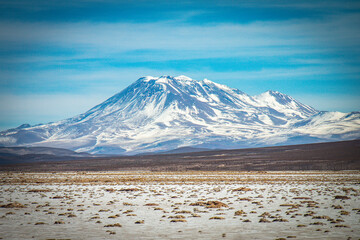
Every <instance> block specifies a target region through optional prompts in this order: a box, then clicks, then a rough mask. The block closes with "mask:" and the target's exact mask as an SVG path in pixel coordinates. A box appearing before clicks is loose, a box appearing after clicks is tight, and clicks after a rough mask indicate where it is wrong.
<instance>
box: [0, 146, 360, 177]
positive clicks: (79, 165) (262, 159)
mask: <svg viewBox="0 0 360 240" xmlns="http://www.w3.org/2000/svg"><path fill="white" fill-rule="evenodd" d="M69 159H71V160H72V161H58V159H57V158H54V159H53V160H51V159H49V160H48V161H47V162H33V163H20V164H11V165H0V171H36V172H39V171H40V172H41V171H45V172H46V171H124V170H132V171H194V170H201V171H281V170H360V140H353V141H342V142H329V143H314V144H304V145H291V146H279V147H265V148H251V149H236V150H216V151H204V152H192V153H177V154H158V155H138V156H121V157H102V158H86V157H85V159H80V160H76V159H74V158H73V157H69V158H68V160H69ZM55 160H56V161H55Z"/></svg>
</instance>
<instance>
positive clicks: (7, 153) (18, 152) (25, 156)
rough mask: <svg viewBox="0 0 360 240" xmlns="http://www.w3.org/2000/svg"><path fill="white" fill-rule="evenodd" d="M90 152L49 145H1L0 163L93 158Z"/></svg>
mask: <svg viewBox="0 0 360 240" xmlns="http://www.w3.org/2000/svg"><path fill="white" fill-rule="evenodd" d="M91 157H92V155H91V154H89V153H77V152H74V151H71V150H68V149H62V148H49V147H0V165H4V164H17V163H34V162H44V161H61V160H74V159H80V158H91Z"/></svg>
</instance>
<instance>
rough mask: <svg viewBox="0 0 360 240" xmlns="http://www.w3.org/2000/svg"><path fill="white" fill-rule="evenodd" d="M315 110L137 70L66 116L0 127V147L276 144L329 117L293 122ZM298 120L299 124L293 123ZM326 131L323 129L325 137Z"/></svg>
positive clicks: (124, 149) (117, 149)
mask: <svg viewBox="0 0 360 240" xmlns="http://www.w3.org/2000/svg"><path fill="white" fill-rule="evenodd" d="M316 113H318V111H317V110H315V109H313V108H312V107H310V106H307V105H305V104H302V103H300V102H298V101H297V100H295V99H294V98H292V97H290V96H288V95H286V94H282V93H280V92H277V91H272V90H269V91H267V92H265V93H263V94H260V95H258V96H249V95H247V94H245V93H243V92H241V91H240V90H238V89H234V88H230V87H228V86H225V85H221V84H218V83H215V82H212V81H210V80H207V79H204V80H202V81H198V80H193V79H191V78H189V77H187V76H183V75H180V76H177V77H174V76H166V75H164V76H160V77H153V76H145V77H142V78H139V79H138V80H137V81H136V82H135V83H133V84H131V85H130V86H128V87H127V88H125V89H124V90H123V91H121V92H119V93H117V94H115V95H114V96H112V97H110V98H109V99H107V100H106V101H104V102H103V103H100V104H99V105H97V106H95V107H93V108H92V109H90V110H89V111H87V112H85V113H83V114H80V115H78V116H75V117H73V118H69V119H65V120H62V121H59V122H55V123H51V124H50V123H49V124H44V125H41V126H31V127H29V126H28V125H24V126H23V127H24V128H21V129H11V130H7V131H4V132H0V145H4V146H5V145H6V146H8V145H9V146H19V145H26V146H48V147H51V146H53V147H55V146H56V147H62V148H69V149H72V150H76V151H80V152H82V151H87V152H91V153H116V154H117V153H124V154H136V153H141V152H149V151H150V152H155V151H166V150H171V149H176V148H179V147H182V146H192V147H198V148H204V147H205V148H214V147H216V148H238V147H244V146H260V145H267V142H268V143H269V144H280V143H284V142H285V141H287V139H291V138H292V137H298V136H299V134H301V133H299V132H298V131H300V130H301V129H302V130H301V131H306V133H307V134H308V133H309V134H312V131H313V129H312V128H311V126H313V125H312V122H314V121H315V120H316V122H321V124H322V122H323V120H324V119H325V120H326V121H327V119H329V117H327V118H325V117H326V116H328V115H326V116H322V115H321V116H319V117H318V118H315V117H314V120H311V122H310V123H309V122H301V121H304V120H308V119H310V118H311V117H312V116H314V115H315V114H316ZM329 116H330V115H329ZM320 118H321V119H320ZM333 118H334V119H336V120H337V119H339V121H340V120H341V121H342V123H343V122H346V124H348V122H350V121H351V123H352V125H351V128H347V127H346V128H345V127H344V128H343V129H342V130H341V132H340V133H348V132H350V131H352V132H356V131H357V132H360V131H359V130H358V129H359V127H356V126H359V124H358V121H359V120H358V119H360V115H359V114H354V115H352V116H350V115H349V116H347V115H346V116H344V117H343V116H342V115H339V114H333V116H332V117H331V119H333ZM298 122H301V124H300V125H301V126H300V125H295V124H296V123H298ZM333 122H335V120H334V121H333ZM309 124H310V125H309ZM356 124H357V125H356ZM309 126H310V127H309ZM319 126H320V125H319ZM321 126H322V125H321ZM339 126H340V125H339ZM346 126H347V125H346ZM353 126H355V127H353ZM299 128H301V129H300V130H299ZM329 129H330V130H329V131H333V130H331V128H329ZM336 129H338V128H336ZM354 129H355V130H354ZM329 131H328V130H326V131H325V133H326V134H327V135H326V136H328V135H329V134H328V132H329ZM334 131H335V130H334ZM336 131H338V130H336ZM321 134H322V133H321V132H319V133H318V136H323V135H321ZM336 134H339V132H336ZM306 136H307V135H306ZM309 136H310V135H309ZM311 136H312V135H311ZM329 136H330V135H329ZM339 136H340V135H339ZM341 136H342V135H341ZM349 136H350V135H349ZM351 136H352V135H351ZM354 136H355V135H354ZM330 137H331V136H330Z"/></svg>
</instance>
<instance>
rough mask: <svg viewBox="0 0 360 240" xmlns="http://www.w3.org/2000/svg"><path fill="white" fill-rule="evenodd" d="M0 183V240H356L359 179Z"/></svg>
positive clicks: (273, 176)
mask: <svg viewBox="0 0 360 240" xmlns="http://www.w3.org/2000/svg"><path fill="white" fill-rule="evenodd" d="M0 175H1V183H0V229H1V231H0V239H359V237H360V204H359V202H360V185H359V183H360V171H293V172H291V171H281V172H272V171H270V172H245V171H244V172H229V171H227V172H219V171H216V172H206V171H194V172H150V171H148V172H147V171H134V172H128V171H123V172H120V171H119V172H47V173H29V172H27V173H22V172H2V173H0Z"/></svg>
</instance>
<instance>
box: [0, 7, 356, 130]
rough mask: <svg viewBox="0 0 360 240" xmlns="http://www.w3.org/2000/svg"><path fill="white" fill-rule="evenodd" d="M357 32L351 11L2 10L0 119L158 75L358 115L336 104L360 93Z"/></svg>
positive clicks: (107, 93) (111, 91)
mask: <svg viewBox="0 0 360 240" xmlns="http://www.w3.org/2000/svg"><path fill="white" fill-rule="evenodd" d="M359 24H360V4H359V3H358V2H357V1H345V2H343V1H342V2H341V3H340V2H338V1H331V0H330V1H327V2H326V4H325V3H323V2H314V1H265V0H263V1H262V0H258V1H230V0H229V1H227V0H225V1H158V4H155V5H154V4H151V3H149V2H148V1H142V0H140V1H106V2H105V3H104V2H103V1H97V0H83V1H80V2H79V1H73V2H68V1H56V2H49V1H43V0H36V1H31V3H30V2H29V1H20V0H19V1H3V2H2V4H1V5H0V30H1V31H0V94H1V96H2V101H1V103H0V109H3V110H4V113H6V112H8V113H9V114H7V115H8V116H11V114H10V112H11V111H13V113H14V114H15V112H17V113H16V114H17V116H20V115H21V114H20V111H26V110H25V109H22V108H21V107H20V108H17V107H16V106H19V105H21V106H24V104H23V102H24V101H29V102H32V103H33V105H31V106H30V105H26V104H25V105H26V106H27V107H28V108H29V109H34V110H33V111H30V112H29V114H30V113H31V112H33V113H36V112H37V110H36V106H39V108H38V109H45V108H46V107H48V106H43V105H41V103H40V100H39V101H37V100H36V99H44V98H49V99H52V96H54V98H53V99H56V98H57V99H60V98H64V99H72V100H70V101H66V100H64V101H63V105H62V106H64V107H63V109H66V107H65V105H66V104H68V103H69V102H73V101H76V100H75V99H76V98H79V99H85V98H86V97H87V96H86V95H87V94H90V95H91V96H94V99H102V98H103V96H110V95H112V94H114V93H116V92H118V91H120V90H121V89H123V88H125V87H126V86H127V85H129V84H130V83H131V82H133V81H135V80H136V79H137V78H139V77H141V76H144V75H153V76H160V75H164V74H166V75H181V74H184V75H189V76H190V77H193V78H195V79H203V78H209V79H212V80H214V81H217V82H220V83H223V84H227V85H230V86H231V87H235V88H239V89H241V90H243V91H245V92H247V91H249V92H250V93H251V94H255V93H259V92H261V91H263V90H266V89H265V88H271V89H276V90H283V91H287V93H291V94H295V95H299V96H300V95H301V94H303V95H304V93H308V92H311V93H312V94H316V93H319V94H321V93H322V92H326V91H327V92H331V93H333V95H332V96H331V98H332V99H336V98H335V97H334V96H336V94H337V95H338V96H339V97H338V98H337V99H338V101H339V104H338V105H337V106H339V108H338V109H340V110H341V109H345V108H346V109H348V107H347V104H349V103H351V104H352V105H353V106H354V108H356V107H357V106H356V105H354V103H353V102H352V101H342V100H341V96H343V95H349V96H352V97H353V99H355V98H357V97H358V95H359V94H358V92H360V85H359V84H357V82H360V78H359V76H360V43H359V41H358V39H360V28H359V27H358V26H359ZM316 88H319V90H316ZM334 89H335V90H334ZM336 91H338V93H336V94H335V92H336ZM31 95H34V98H31V97H29V96H31ZM305 95H306V94H305ZM305 95H304V96H305ZM6 96H7V97H6ZM14 96H16V97H14ZM60 96H61V97H60ZM62 96H64V97H62ZM95 96H97V97H95ZM325 98H326V97H324V98H321V99H320V100H321V101H324V104H323V105H324V106H326V101H325V100H324V99H325ZM21 99H23V100H21ZM320 100H319V101H320ZM54 101H55V100H54ZM54 101H52V100H49V102H53V103H54ZM20 102H21V104H19V103H20ZM329 102H330V101H329ZM79 103H81V104H83V106H85V105H86V104H85V101H82V100H79ZM70 105H71V103H70ZM40 106H42V107H40ZM341 106H342V107H341ZM12 107H13V109H12V110H11V108H12ZM70 107H72V106H70ZM88 107H89V106H88V105H86V107H80V106H79V107H74V108H72V109H73V111H70V112H79V113H80V112H81V111H83V110H84V109H86V108H88ZM330 107H331V106H330V105H329V109H330ZM16 109H18V110H16ZM75 109H76V110H75ZM324 110H326V108H324ZM354 110H356V109H354ZM44 111H45V110H44ZM40 112H41V111H40V110H39V114H40ZM5 115H6V114H5ZM5 115H4V116H5ZM35 115H36V114H35ZM50 115H53V116H54V120H55V119H58V117H57V115H56V114H55V113H54V112H53V113H51V114H50ZM62 116H65V115H64V114H62ZM66 116H68V115H66ZM28 117H29V116H28V115H26V114H25V115H24V118H23V119H24V122H26V121H25V119H27V118H28ZM44 118H45V117H44ZM49 118H50V117H49ZM49 118H46V119H49ZM9 119H10V117H9V118H8V120H7V121H8V122H11V121H10V120H9ZM17 119H20V118H17ZM34 119H35V118H34ZM37 119H41V117H40V115H38V118H37ZM1 122H6V117H3V120H1V119H0V124H1ZM17 122H21V121H20V120H17Z"/></svg>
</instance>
